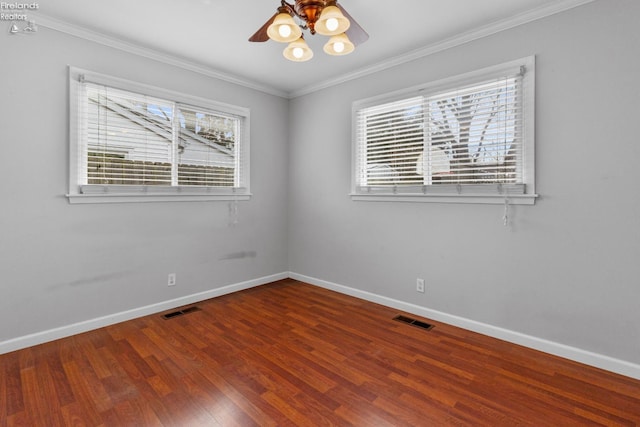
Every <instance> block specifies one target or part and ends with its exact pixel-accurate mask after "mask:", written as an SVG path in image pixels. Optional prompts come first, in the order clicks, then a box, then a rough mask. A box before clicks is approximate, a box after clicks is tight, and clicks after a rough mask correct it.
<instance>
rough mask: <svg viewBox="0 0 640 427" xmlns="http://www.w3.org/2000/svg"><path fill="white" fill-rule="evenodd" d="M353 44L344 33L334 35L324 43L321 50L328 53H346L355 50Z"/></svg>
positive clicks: (338, 54)
mask: <svg viewBox="0 0 640 427" xmlns="http://www.w3.org/2000/svg"><path fill="white" fill-rule="evenodd" d="M355 48H356V47H355V46H354V44H353V43H351V40H349V37H347V35H346V34H345V33H342V34H338V35H335V36H333V37H331V38H330V39H329V41H328V42H327V43H326V44H325V45H324V48H323V50H324V51H325V53H327V54H329V55H336V56H340V55H347V54H349V53H351V52H353V51H354V50H355Z"/></svg>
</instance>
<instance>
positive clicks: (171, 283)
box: [167, 273, 176, 286]
mask: <svg viewBox="0 0 640 427" xmlns="http://www.w3.org/2000/svg"><path fill="white" fill-rule="evenodd" d="M175 285H176V273H171V274H169V278H168V279H167V286H175Z"/></svg>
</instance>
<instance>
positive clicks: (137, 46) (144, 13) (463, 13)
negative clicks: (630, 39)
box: [31, 0, 592, 96]
mask: <svg viewBox="0 0 640 427" xmlns="http://www.w3.org/2000/svg"><path fill="white" fill-rule="evenodd" d="M589 1H592V0H447V1H435V0H402V1H392V0H391V1H382V0H340V1H339V3H340V5H341V6H342V7H344V8H345V9H346V10H347V11H348V12H349V14H350V15H351V16H352V17H353V18H354V19H355V20H356V21H357V22H358V23H359V24H360V26H362V27H363V28H364V29H365V30H366V31H367V32H368V33H369V36H370V38H369V40H368V41H367V42H365V43H363V44H361V45H359V46H357V47H356V50H355V52H353V53H351V54H350V55H347V56H343V57H332V56H329V55H326V54H325V53H324V52H323V51H322V46H323V45H324V43H325V42H326V40H327V38H326V37H325V36H321V35H318V34H316V35H314V36H312V35H310V34H305V36H306V37H305V39H306V40H307V42H308V44H309V46H310V47H311V48H312V49H313V51H314V53H315V56H314V58H313V59H311V60H310V61H308V62H305V63H293V62H290V61H288V60H286V59H285V58H284V57H283V56H282V50H283V48H284V47H285V46H286V45H284V44H281V43H276V42H273V41H267V42H265V43H250V42H249V41H248V40H247V39H248V38H249V37H250V36H251V35H252V34H253V33H255V32H256V31H257V30H258V28H260V27H261V26H262V25H263V24H264V23H265V22H266V21H267V20H268V19H269V18H270V17H271V16H273V14H274V13H275V12H276V9H277V7H278V6H279V5H280V0H135V1H131V0H51V1H47V2H42V3H39V10H38V11H37V12H35V13H32V14H31V15H33V19H35V21H36V24H37V25H38V26H40V27H42V26H44V27H48V28H52V29H54V30H58V31H64V32H67V33H70V34H74V35H78V36H81V37H85V38H89V39H91V40H94V41H98V42H101V43H106V44H109V45H112V46H116V47H120V48H123V49H125V50H130V51H134V52H136V53H139V54H143V55H145V56H151V57H155V58H157V59H160V60H164V61H168V62H170V63H179V64H180V65H184V66H186V67H187V68H191V69H195V70H199V71H202V72H205V73H207V74H211V75H215V76H218V77H222V78H225V79H227V80H231V81H237V82H239V83H242V84H246V85H248V86H250V87H255V88H258V89H261V90H264V91H266V92H270V93H274V94H277V95H281V96H296V95H300V94H303V93H307V92H311V91H313V90H316V89H318V88H321V87H324V86H327V85H330V84H332V83H335V82H337V81H342V80H345V79H348V78H350V77H353V76H356V75H361V74H363V73H367V72H369V71H372V70H376V69H381V68H384V67H387V66H390V65H392V64H397V63H401V62H403V61H407V60H410V59H413V58H415V57H419V56H423V55H425V54H428V53H430V52H433V51H437V50H439V49H442V48H445V47H448V46H452V45H455V44H459V43H463V42H466V41H469V40H471V39H474V38H477V37H481V36H484V35H488V34H491V33H494V32H496V31H499V30H502V29H505V28H509V27H512V26H515V25H519V24H522V23H526V22H529V21H532V20H535V19H539V18H541V17H544V16H548V15H551V14H554V13H557V12H560V11H563V10H566V9H569V8H572V7H575V6H578V5H581V4H584V3H587V2H589ZM289 2H290V3H292V2H293V0H290V1H289Z"/></svg>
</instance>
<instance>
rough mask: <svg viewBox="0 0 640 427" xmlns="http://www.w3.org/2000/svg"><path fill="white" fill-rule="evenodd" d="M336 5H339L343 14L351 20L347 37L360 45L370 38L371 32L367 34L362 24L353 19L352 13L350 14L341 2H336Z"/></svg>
mask: <svg viewBox="0 0 640 427" xmlns="http://www.w3.org/2000/svg"><path fill="white" fill-rule="evenodd" d="M336 6H338V8H339V9H340V11H341V12H342V14H343V15H344V16H345V17H346V18H347V19H348V20H349V22H351V25H350V26H349V29H348V30H347V31H346V32H345V34H346V35H347V37H349V40H351V43H353V44H354V45H359V44H361V43H364V42H366V41H367V40H369V34H367V32H366V31H365V30H364V29H363V28H362V27H361V26H360V24H358V23H357V22H356V20H355V19H353V18H352V17H351V15H349V12H347V11H346V10H345V9H344V7H342V5H341V4H336Z"/></svg>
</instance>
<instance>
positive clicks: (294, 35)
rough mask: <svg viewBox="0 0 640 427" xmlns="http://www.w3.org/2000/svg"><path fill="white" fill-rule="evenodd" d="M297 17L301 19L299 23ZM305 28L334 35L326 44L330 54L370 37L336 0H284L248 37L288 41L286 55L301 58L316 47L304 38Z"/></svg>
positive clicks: (305, 58)
mask: <svg viewBox="0 0 640 427" xmlns="http://www.w3.org/2000/svg"><path fill="white" fill-rule="evenodd" d="M294 17H295V18H297V19H298V21H299V22H300V23H296V21H295V20H294ZM302 30H309V32H310V33H311V34H312V35H313V34H316V33H318V34H322V35H325V36H330V37H331V38H330V39H329V41H328V42H327V44H325V45H324V51H325V52H326V53H328V54H329V55H346V54H348V53H351V52H353V50H354V49H355V45H356V44H361V43H364V42H365V41H367V39H369V34H367V32H366V31H365V30H363V29H362V27H361V26H360V25H358V23H357V22H356V21H355V20H354V19H353V18H352V17H351V15H349V13H347V11H346V10H345V9H344V8H343V7H342V6H341V5H339V4H338V2H337V0H295V2H294V3H293V4H291V3H288V2H286V1H285V0H281V5H280V7H278V11H277V12H276V13H275V14H274V15H273V16H272V17H271V18H270V19H269V20H268V21H267V22H266V23H265V24H264V25H263V26H262V27H261V28H260V29H259V30H258V31H256V33H255V34H254V35H252V36H251V37H250V38H249V41H250V42H266V41H267V40H269V39H271V40H274V41H277V42H281V43H289V45H288V46H287V47H286V48H285V49H284V51H283V55H284V57H285V58H287V59H289V60H291V61H296V62H301V61H308V60H309V59H311V58H312V57H313V51H312V50H311V49H310V48H309V46H308V45H307V43H306V42H305V41H304V36H303V34H302Z"/></svg>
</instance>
